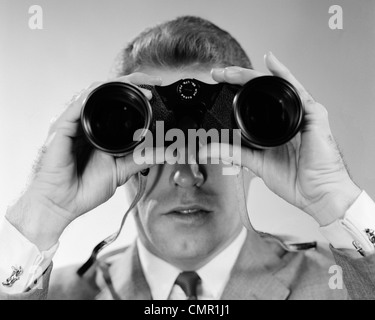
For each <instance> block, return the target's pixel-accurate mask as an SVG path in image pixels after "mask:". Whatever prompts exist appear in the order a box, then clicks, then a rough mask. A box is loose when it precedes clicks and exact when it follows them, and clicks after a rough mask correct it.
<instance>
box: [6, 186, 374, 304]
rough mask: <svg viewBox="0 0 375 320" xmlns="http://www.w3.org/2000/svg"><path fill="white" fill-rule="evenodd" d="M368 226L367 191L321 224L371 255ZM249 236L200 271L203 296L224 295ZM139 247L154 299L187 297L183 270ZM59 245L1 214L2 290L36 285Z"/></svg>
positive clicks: (332, 239) (340, 242) (339, 245)
mask: <svg viewBox="0 0 375 320" xmlns="http://www.w3.org/2000/svg"><path fill="white" fill-rule="evenodd" d="M367 228H368V229H372V230H375V203H374V201H373V200H372V199H371V198H370V197H369V196H368V195H367V194H366V192H365V191H362V193H361V195H360V196H359V197H358V199H357V200H356V201H355V202H354V203H353V204H352V206H351V207H350V208H349V209H348V210H347V212H346V213H345V216H344V218H343V219H338V220H336V221H335V222H333V223H332V224H330V225H328V226H325V227H321V228H320V231H321V233H322V234H323V236H325V237H326V239H327V240H328V241H329V243H330V244H331V245H332V246H333V247H334V248H336V249H351V250H354V249H355V247H354V246H353V241H356V243H357V244H358V245H359V246H360V247H361V248H362V251H363V252H364V253H365V254H366V255H367V254H372V253H373V252H374V251H375V248H374V245H373V243H371V241H370V240H369V239H368V236H367V235H366V233H365V231H364V230H365V229H367ZM244 234H245V235H244ZM245 236H246V233H245V232H244V231H243V232H241V234H240V235H239V236H238V237H237V238H236V239H235V241H234V242H233V243H232V244H231V245H230V246H229V247H228V248H226V249H225V250H224V251H223V252H221V253H220V254H219V255H218V256H217V257H216V258H215V259H213V260H212V261H211V262H209V263H208V264H207V265H206V266H204V267H203V268H201V269H200V270H198V271H197V272H198V274H199V276H200V277H201V279H202V287H201V288H200V291H198V294H199V298H200V299H202V300H203V299H219V298H220V296H221V294H222V292H223V290H224V287H225V284H226V283H227V281H228V279H229V276H230V271H231V269H232V267H233V264H234V263H235V260H236V258H237V256H238V254H239V251H240V249H241V247H242V244H243V242H244V241H245ZM138 247H139V250H140V256H141V261H143V263H142V266H143V268H144V271H145V275H146V279H147V282H148V283H149V286H150V288H151V292H152V295H153V297H154V299H167V298H168V295H169V294H170V297H169V298H170V299H184V297H185V294H184V292H183V291H182V289H181V288H180V287H179V286H178V285H174V281H175V280H176V278H177V276H178V274H179V273H180V270H178V269H176V268H174V267H172V266H170V265H168V264H167V263H166V262H164V261H162V260H160V259H158V258H156V257H155V256H153V255H151V254H150V253H148V252H147V250H146V249H144V248H143V249H142V245H138ZM57 248H58V243H57V244H56V245H54V246H53V247H52V248H50V249H49V250H48V251H43V252H40V251H39V250H38V248H37V247H36V246H35V245H34V244H33V243H31V242H30V241H29V240H28V239H26V238H25V237H24V236H23V235H22V234H21V233H20V232H19V231H18V230H17V229H16V228H15V227H13V225H12V224H11V223H10V222H9V221H8V220H7V219H6V218H5V217H0V292H2V293H5V294H16V293H21V292H24V291H25V290H27V288H28V287H30V286H33V284H34V282H35V279H39V278H40V276H41V274H42V273H43V272H44V271H45V270H46V269H47V268H48V266H49V265H50V263H51V262H52V259H53V256H54V254H55V252H56V250H57ZM12 266H14V267H16V268H19V267H22V269H23V274H22V275H21V276H20V279H19V280H18V281H16V282H15V283H14V285H13V286H12V287H6V286H3V285H2V283H3V282H5V281H6V279H8V278H9V277H10V275H11V274H12ZM156 266H160V267H156ZM156 274H158V275H156ZM156 279H163V281H160V282H159V281H158V282H156V281H157V280H156ZM218 279H219V280H218ZM156 283H158V285H157V284H156ZM157 286H159V287H160V288H157Z"/></svg>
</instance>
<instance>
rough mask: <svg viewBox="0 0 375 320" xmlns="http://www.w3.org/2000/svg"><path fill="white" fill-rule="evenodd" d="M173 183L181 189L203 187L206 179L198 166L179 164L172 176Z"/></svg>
mask: <svg viewBox="0 0 375 320" xmlns="http://www.w3.org/2000/svg"><path fill="white" fill-rule="evenodd" d="M172 180H173V183H174V184H175V185H176V186H178V187H181V188H191V187H198V188H199V187H201V186H202V185H203V183H204V181H205V177H204V175H203V173H202V172H201V169H200V167H199V165H198V164H196V163H195V164H177V165H176V169H175V170H174V172H173V174H172Z"/></svg>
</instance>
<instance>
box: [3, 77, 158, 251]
mask: <svg viewBox="0 0 375 320" xmlns="http://www.w3.org/2000/svg"><path fill="white" fill-rule="evenodd" d="M114 81H121V82H126V83H132V84H134V85H139V84H148V85H161V79H160V78H158V77H151V76H148V75H146V74H143V73H133V74H131V75H128V76H124V77H121V78H118V79H115V80H114ZM101 84H102V83H96V84H94V85H92V86H91V87H90V88H88V89H86V90H84V91H83V92H81V93H80V94H79V96H77V97H76V98H75V99H73V101H72V102H71V103H70V105H69V106H68V107H67V109H66V110H65V111H64V112H63V113H62V114H61V116H60V117H59V118H58V119H57V120H56V121H55V122H54V123H53V124H52V126H51V128H50V130H49V134H48V138H47V140H46V143H45V145H44V146H43V148H42V149H41V152H40V155H39V159H38V161H37V165H36V166H35V170H34V173H33V176H32V178H31V181H30V183H29V185H28V187H27V189H26V191H25V192H24V194H23V195H22V196H21V197H20V199H19V200H18V201H17V202H16V203H15V204H14V205H13V206H11V207H10V208H9V209H8V211H7V214H6V218H7V219H8V221H9V222H11V223H12V224H13V225H14V226H15V227H16V228H17V229H18V230H19V231H20V232H21V233H22V234H23V235H24V236H25V237H26V238H28V239H29V240H30V241H31V242H33V243H34V244H36V245H37V247H38V248H39V250H41V251H43V250H47V249H49V248H50V247H52V246H53V245H54V244H55V243H56V242H57V241H58V239H59V238H60V236H61V234H62V232H63V231H64V229H65V228H66V227H67V226H68V225H69V224H70V223H71V222H72V221H73V220H74V219H76V218H77V217H79V216H81V215H82V214H84V213H86V212H88V211H90V210H92V209H94V208H95V207H97V206H99V205H100V204H102V203H104V202H106V201H107V200H108V199H109V198H111V197H112V196H113V194H114V193H115V191H116V188H117V187H118V186H121V185H123V184H125V182H126V181H127V180H128V179H129V178H130V177H131V176H132V175H134V174H136V173H137V172H139V171H142V170H144V169H146V168H148V167H150V166H151V165H148V164H144V165H137V164H136V163H135V162H134V159H133V154H129V155H127V156H125V157H121V158H115V157H113V156H111V155H108V154H106V153H103V152H101V151H99V150H96V149H94V150H93V151H92V152H91V154H90V156H89V158H88V159H87V161H86V162H85V167H84V168H81V169H82V170H81V169H80V170H77V167H78V166H77V163H78V162H77V153H76V152H75V140H77V138H78V137H79V135H80V134H82V133H80V130H79V129H80V115H81V109H82V106H83V103H84V101H85V99H86V97H87V96H88V94H89V93H90V92H91V91H92V90H93V89H94V88H96V87H98V86H99V85H101ZM141 90H143V92H144V93H145V96H146V97H147V98H148V99H151V92H150V91H148V90H145V89H141ZM78 161H79V159H78Z"/></svg>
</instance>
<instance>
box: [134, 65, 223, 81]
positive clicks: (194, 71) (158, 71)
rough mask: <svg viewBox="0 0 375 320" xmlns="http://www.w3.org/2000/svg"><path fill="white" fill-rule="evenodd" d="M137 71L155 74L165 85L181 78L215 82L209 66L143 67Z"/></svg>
mask: <svg viewBox="0 0 375 320" xmlns="http://www.w3.org/2000/svg"><path fill="white" fill-rule="evenodd" d="M137 71H138V72H142V73H146V74H148V75H150V76H157V77H160V78H161V79H162V81H163V82H162V85H163V86H167V85H169V84H172V83H174V82H176V81H178V80H181V79H188V78H191V79H197V80H199V81H202V82H206V83H211V84H215V83H217V82H216V81H214V80H213V79H212V77H211V69H210V68H197V67H194V66H191V67H184V68H179V69H168V68H156V67H143V68H141V69H139V70H137Z"/></svg>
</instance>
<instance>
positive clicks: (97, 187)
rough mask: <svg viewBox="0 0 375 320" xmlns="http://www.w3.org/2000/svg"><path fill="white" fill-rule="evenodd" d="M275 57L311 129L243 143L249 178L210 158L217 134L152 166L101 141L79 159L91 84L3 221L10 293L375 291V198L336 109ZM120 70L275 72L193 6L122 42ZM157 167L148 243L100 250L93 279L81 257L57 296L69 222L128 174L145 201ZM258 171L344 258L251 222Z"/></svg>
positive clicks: (131, 187) (229, 76) (146, 295)
mask: <svg viewBox="0 0 375 320" xmlns="http://www.w3.org/2000/svg"><path fill="white" fill-rule="evenodd" d="M265 63H266V65H267V67H268V69H269V70H270V72H271V73H272V74H273V75H275V76H279V77H281V78H284V79H285V80H287V81H289V82H290V83H292V84H293V85H294V86H295V87H296V89H297V90H298V93H299V95H300V97H301V99H302V102H303V105H304V108H305V112H306V114H305V118H304V126H303V129H302V130H301V132H300V134H298V135H297V136H296V137H295V138H294V139H293V140H292V141H291V142H289V143H287V144H285V145H283V146H281V147H278V148H273V149H269V150H263V151H260V150H252V149H250V148H247V147H242V149H241V157H240V158H238V157H234V158H233V159H231V161H232V162H233V164H234V165H240V166H241V167H242V168H243V169H242V170H241V172H240V174H238V175H223V174H222V169H223V168H224V167H230V166H231V165H229V164H202V163H204V162H203V160H204V159H206V158H215V157H219V156H220V152H219V149H218V148H219V145H218V144H217V143H216V144H215V143H213V144H212V145H210V150H207V149H206V148H205V147H202V148H201V149H200V150H199V153H198V154H194V153H190V152H191V150H190V151H189V149H188V152H187V154H186V157H187V158H189V159H190V158H191V157H193V158H194V160H196V161H191V162H189V163H185V164H180V163H175V164H170V163H168V161H167V163H153V164H152V165H149V164H142V165H139V164H136V161H135V160H136V159H134V158H133V155H132V154H130V155H127V156H125V157H121V158H114V157H113V156H111V155H108V154H105V153H103V152H100V151H98V150H94V152H93V153H92V154H91V156H90V158H89V160H88V162H87V164H86V165H85V167H84V168H83V170H82V171H81V170H77V159H76V154H75V152H74V148H73V145H74V140H75V138H76V137H77V136H78V135H79V119H80V114H81V110H82V105H83V101H84V100H85V98H86V97H87V95H88V94H89V92H90V91H91V90H92V89H93V88H95V87H97V86H98V84H95V85H93V86H92V87H91V88H89V89H87V90H85V91H84V92H82V93H81V94H80V95H79V96H78V97H77V98H76V99H75V100H74V101H73V102H72V103H71V104H70V106H69V107H68V108H67V110H66V111H65V112H64V113H63V114H62V115H61V116H60V117H59V118H58V119H57V120H56V121H55V123H54V124H53V125H52V127H51V130H50V133H49V136H48V138H47V141H46V143H45V147H44V148H43V152H42V155H41V158H40V161H39V163H38V165H37V168H36V170H35V174H34V176H33V178H32V181H31V183H30V185H29V187H28V189H27V190H26V192H25V193H24V194H23V196H22V197H21V198H20V199H19V201H18V202H17V203H16V204H15V205H14V206H12V207H11V208H9V210H8V212H7V214H6V219H5V220H4V221H3V222H2V226H1V229H0V243H1V244H0V254H1V257H2V259H1V262H0V276H1V277H2V278H1V281H3V285H2V286H1V289H0V292H1V293H0V297H1V298H4V299H36V298H39V299H42V298H47V297H49V298H50V299H113V298H114V299H186V298H191V299H194V298H197V299H347V298H374V297H375V291H374V290H373V289H374V288H375V271H374V269H375V268H374V266H375V255H374V254H373V252H374V244H373V243H372V242H371V240H370V237H368V234H370V233H371V229H375V205H374V203H373V202H372V200H371V199H370V198H369V197H368V196H367V195H366V193H365V192H364V191H361V190H360V188H359V187H358V186H356V185H355V184H354V183H353V181H352V180H351V178H350V177H349V175H348V172H347V170H346V168H345V165H344V163H343V160H342V158H341V155H340V152H339V151H338V148H337V145H336V143H335V142H334V139H333V137H332V133H331V130H330V127H329V123H328V116H327V111H326V109H325V108H324V107H323V106H322V105H320V104H319V103H317V102H315V101H314V100H313V98H312V97H311V96H310V95H309V94H308V93H307V91H306V90H305V89H304V88H303V86H302V85H301V84H300V83H299V82H298V81H297V80H296V79H295V78H294V77H293V75H292V74H291V73H290V72H289V71H288V69H287V68H286V67H285V66H284V65H282V64H281V62H279V61H278V60H277V59H276V57H275V56H274V55H273V54H272V53H268V54H267V55H266V57H265ZM118 70H119V71H118V76H119V77H118V78H117V79H116V80H117V81H122V82H126V83H131V84H133V85H141V84H143V85H144V84H146V85H163V86H165V85H169V84H171V83H174V82H176V81H178V80H180V79H186V78H195V79H197V80H200V81H202V82H206V83H212V84H213V83H221V82H226V83H230V84H237V85H243V84H245V83H246V82H248V81H249V80H251V79H253V78H256V77H259V76H261V75H262V74H261V73H260V72H257V71H255V70H252V68H251V63H250V60H249V59H248V57H247V56H246V54H245V53H244V51H243V49H242V48H241V47H240V45H239V44H238V43H237V41H236V40H235V39H234V38H233V37H232V36H230V35H229V34H228V33H227V32H225V31H223V30H221V29H219V28H218V27H216V26H215V25H213V24H212V23H210V22H208V21H206V20H203V19H200V18H196V17H181V18H178V19H175V20H172V21H169V22H166V23H164V24H161V25H158V26H156V27H155V28H151V29H148V30H146V31H145V32H143V33H142V34H140V35H139V36H138V37H137V38H136V39H135V40H134V41H132V42H131V43H130V44H129V45H128V46H127V47H126V48H125V50H124V51H123V52H122V55H121V58H120V64H119V68H118ZM142 90H143V92H144V94H145V96H146V97H147V98H148V99H151V98H152V96H151V93H150V92H149V91H147V90H145V89H142ZM233 148H234V149H235V148H239V147H238V146H235V147H233ZM208 151H210V152H208ZM237 154H239V153H237ZM223 160H228V159H223ZM145 169H150V170H149V173H148V175H147V178H146V179H147V182H146V189H145V192H144V194H143V197H142V198H141V200H140V201H138V203H137V205H136V208H135V210H134V214H135V221H136V225H137V229H138V234H139V238H138V240H137V241H136V243H135V244H133V245H132V246H130V247H129V248H125V249H124V250H120V251H119V252H116V253H114V254H112V255H110V256H109V257H103V258H101V259H99V261H97V262H96V263H95V264H94V265H93V266H92V267H91V268H90V269H89V270H88V271H87V272H86V273H85V274H84V275H83V276H82V277H80V276H78V275H77V273H76V271H77V267H76V266H75V267H73V268H68V269H64V270H57V271H56V272H53V274H52V277H51V284H50V290H49V294H48V290H47V289H48V286H49V283H48V282H49V279H50V273H51V270H52V264H51V261H52V257H53V254H54V252H55V251H56V249H57V243H58V240H59V237H60V235H61V234H62V232H63V231H64V229H65V228H66V227H67V226H68V225H69V224H70V223H71V222H72V221H74V220H75V219H76V218H77V217H79V216H81V215H82V214H84V213H86V212H88V211H90V210H91V209H93V208H95V207H97V206H98V205H100V204H102V203H103V202H105V201H107V200H108V199H109V198H110V197H111V196H112V195H113V194H114V192H115V190H116V188H117V187H119V186H121V185H124V184H125V183H126V182H127V183H126V188H127V194H128V196H129V200H130V201H131V200H132V199H133V198H134V197H135V195H136V188H137V185H138V183H140V181H138V180H137V179H136V178H135V176H134V175H135V174H136V173H138V172H141V171H143V170H145ZM254 174H255V175H256V176H259V177H260V178H262V179H263V181H264V182H265V183H266V185H267V186H268V187H269V188H270V189H271V190H272V191H273V192H275V193H276V194H278V195H279V196H280V197H282V198H283V199H284V200H286V201H288V202H289V203H291V204H292V205H294V206H296V207H298V208H300V209H302V210H303V211H304V212H306V213H307V214H309V215H310V216H312V217H313V218H314V219H315V220H316V221H317V222H318V223H319V224H320V226H321V230H322V232H323V234H324V235H325V236H326V237H327V238H328V240H329V241H330V243H331V250H332V252H333V255H334V258H335V261H334V260H333V259H332V256H331V253H330V252H329V251H328V250H325V249H324V248H322V247H320V246H318V248H317V249H316V250H312V251H311V250H307V251H303V250H301V251H298V250H295V251H294V252H293V251H288V250H286V249H285V248H284V246H282V245H280V243H279V242H277V241H275V240H274V239H273V238H272V237H263V236H261V235H259V234H258V233H256V232H255V231H254V230H252V229H251V228H250V227H249V226H248V227H249V228H248V230H245V229H244V227H243V223H242V221H241V216H246V209H245V208H246V203H245V197H244V194H246V192H247V190H248V186H249V183H250V181H251V179H252V178H253V177H254ZM243 180H244V181H245V187H244V186H243V185H242V181H243ZM245 222H246V221H245ZM366 229H370V231H367V232H366ZM353 244H354V245H353ZM335 264H337V265H338V266H340V267H342V268H343V270H344V271H343V277H344V281H345V288H343V289H341V290H340V289H339V290H332V289H330V287H329V277H330V276H332V275H331V274H329V268H330V267H331V266H332V265H335ZM12 266H15V268H14V269H13V273H12V269H11V267H12ZM31 270H35V272H31ZM11 274H12V276H11V277H10V275H11ZM30 274H33V277H30V276H28V275H30ZM38 279H41V280H42V282H39V283H38V281H37V280H38ZM41 287H42V288H41Z"/></svg>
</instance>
